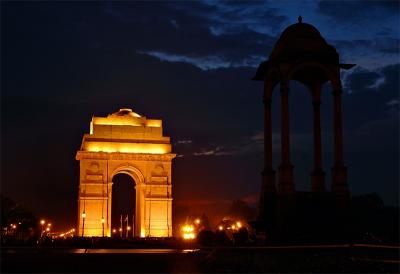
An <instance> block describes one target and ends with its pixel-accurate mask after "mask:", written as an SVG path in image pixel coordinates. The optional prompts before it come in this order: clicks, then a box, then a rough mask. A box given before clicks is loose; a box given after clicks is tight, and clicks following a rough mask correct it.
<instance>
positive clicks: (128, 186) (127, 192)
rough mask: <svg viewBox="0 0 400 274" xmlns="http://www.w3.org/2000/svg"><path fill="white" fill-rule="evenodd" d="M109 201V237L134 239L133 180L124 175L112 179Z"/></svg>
mask: <svg viewBox="0 0 400 274" xmlns="http://www.w3.org/2000/svg"><path fill="white" fill-rule="evenodd" d="M112 181H113V186H112V199H111V232H112V233H111V235H112V237H116V238H131V237H135V236H137V235H135V232H134V231H135V226H136V223H135V211H136V190H135V185H136V184H135V180H134V179H133V178H132V177H131V176H129V175H127V174H124V173H118V174H116V175H115V176H114V177H113V178H112Z"/></svg>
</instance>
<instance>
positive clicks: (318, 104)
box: [312, 99, 321, 108]
mask: <svg viewBox="0 0 400 274" xmlns="http://www.w3.org/2000/svg"><path fill="white" fill-rule="evenodd" d="M312 105H313V107H314V108H317V107H320V106H321V100H319V99H317V100H313V101H312Z"/></svg>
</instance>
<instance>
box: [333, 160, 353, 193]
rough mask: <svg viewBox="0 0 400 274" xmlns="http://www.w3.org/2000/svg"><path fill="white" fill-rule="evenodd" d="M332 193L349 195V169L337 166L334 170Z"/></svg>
mask: <svg viewBox="0 0 400 274" xmlns="http://www.w3.org/2000/svg"><path fill="white" fill-rule="evenodd" d="M331 171H332V192H334V193H336V194H340V195H349V187H348V185H347V168H346V167H345V166H344V165H342V164H335V165H334V166H333V167H332V169H331Z"/></svg>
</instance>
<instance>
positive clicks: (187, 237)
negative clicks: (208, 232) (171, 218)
mask: <svg viewBox="0 0 400 274" xmlns="http://www.w3.org/2000/svg"><path fill="white" fill-rule="evenodd" d="M194 238H195V236H194V233H184V234H183V239H185V240H192V239H194Z"/></svg>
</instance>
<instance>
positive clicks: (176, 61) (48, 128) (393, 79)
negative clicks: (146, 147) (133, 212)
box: [1, 1, 400, 226]
mask: <svg viewBox="0 0 400 274" xmlns="http://www.w3.org/2000/svg"><path fill="white" fill-rule="evenodd" d="M399 9H400V8H399V4H398V2H388V1H381V2H373V1H359V2H352V1H346V2H340V1H305V2H301V1H283V2H281V3H275V2H227V1H221V2H214V1H199V2H120V3H114V2H113V3H106V2H87V3H85V2H71V3H63V2H53V3H52V2H39V3H35V2H26V3H18V2H4V1H3V2H1V191H2V193H3V194H6V195H8V196H10V197H11V198H13V199H14V200H16V201H18V202H20V203H23V204H25V205H26V206H27V207H29V208H30V209H32V210H33V211H34V212H35V213H36V214H38V215H39V216H47V217H48V218H52V219H54V220H56V222H58V223H59V224H60V226H61V225H66V224H67V223H74V222H75V214H76V212H75V210H76V204H77V201H76V199H77V190H78V183H79V176H78V174H79V173H78V172H79V165H78V164H79V163H78V162H77V161H76V160H75V154H76V151H77V150H78V149H79V147H80V144H81V140H82V136H83V134H84V133H88V131H89V122H90V120H91V117H92V115H96V116H106V115H107V114H109V113H113V112H116V111H118V109H119V108H123V107H128V108H132V109H133V110H134V111H135V112H137V113H139V114H141V115H144V116H146V117H149V118H155V119H157V118H160V119H162V120H163V124H164V134H165V135H166V136H170V137H171V140H172V143H173V150H174V151H175V152H176V153H177V154H178V156H177V158H176V159H175V160H174V165H173V195H174V199H175V200H174V201H175V203H176V204H188V205H189V204H190V205H193V206H202V207H203V208H204V210H205V211H206V210H207V207H210V205H212V206H218V205H221V206H222V205H227V204H229V203H230V202H231V201H232V200H233V199H239V198H240V199H244V200H245V201H247V202H249V203H251V204H255V203H257V200H258V195H259V190H260V186H261V175H260V172H261V170H262V166H263V155H262V153H263V140H262V132H263V105H262V89H263V84H262V82H257V81H251V78H252V77H253V76H254V74H255V72H256V69H257V66H258V64H259V63H260V62H261V61H264V60H266V59H267V58H268V56H269V54H270V52H271V50H272V48H273V46H274V44H275V42H276V41H277V39H278V38H279V35H280V33H281V32H282V31H283V30H284V29H285V28H286V27H287V26H289V25H290V24H293V23H296V22H297V17H298V15H300V14H301V15H302V17H303V22H305V23H309V24H312V25H314V26H315V27H316V28H318V29H319V31H320V32H321V34H322V36H323V37H324V38H325V39H326V40H327V41H328V43H329V44H331V45H333V46H334V47H336V49H337V51H338V52H339V54H340V58H341V62H342V63H354V64H357V66H356V67H355V68H353V69H352V70H349V71H346V72H343V73H342V82H343V87H344V94H343V98H342V99H343V117H344V121H343V123H344V151H345V153H344V160H345V164H346V165H347V166H348V182H349V185H350V189H351V192H352V194H353V195H360V194H365V193H370V192H377V193H378V194H379V195H380V196H381V197H382V199H383V200H384V202H385V204H387V205H396V204H398V194H399V188H398V183H399V141H398V140H399V75H400V54H399V53H400V52H399V44H400V43H399V41H400V40H399V39H400V29H399V25H400V22H399V18H400V17H399ZM331 97H332V96H331V92H330V87H329V85H326V86H325V87H324V92H323V96H322V106H321V110H322V117H321V119H322V129H323V150H324V151H323V152H324V159H323V160H324V169H325V171H326V172H327V176H326V180H327V184H328V186H330V168H331V166H332V165H333V153H332V149H333V136H332V129H333V123H332V112H333V105H332V104H333V103H332V98H331ZM279 105H280V98H279V92H274V96H273V146H274V155H273V156H274V162H275V167H277V165H278V164H279V161H280V109H279ZM290 119H291V120H290V127H291V144H292V147H291V149H292V163H293V165H294V167H295V169H294V173H295V184H296V188H297V189H298V190H309V188H310V177H309V175H310V172H311V169H312V128H313V125H312V105H311V98H310V95H309V93H308V91H307V90H306V89H305V88H304V87H303V86H301V85H300V84H298V83H296V82H291V92H290ZM205 213H206V214H207V212H205Z"/></svg>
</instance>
